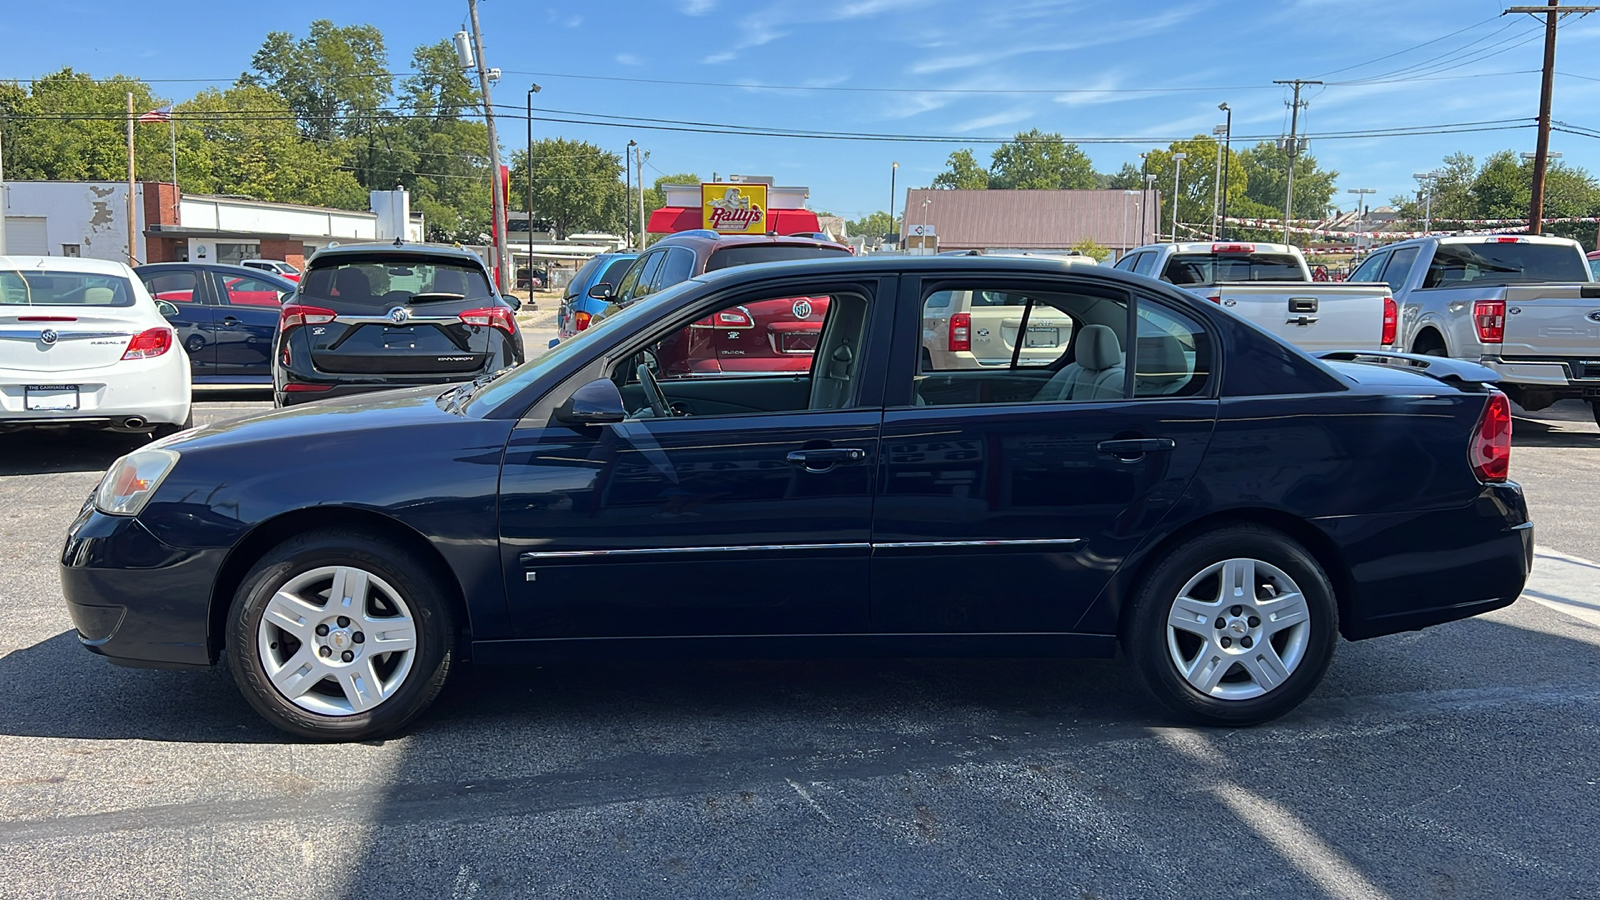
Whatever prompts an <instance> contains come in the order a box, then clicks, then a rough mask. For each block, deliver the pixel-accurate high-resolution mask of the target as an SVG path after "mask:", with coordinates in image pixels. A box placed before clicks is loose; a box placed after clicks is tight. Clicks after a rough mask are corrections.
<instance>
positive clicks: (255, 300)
mask: <svg viewBox="0 0 1600 900" xmlns="http://www.w3.org/2000/svg"><path fill="white" fill-rule="evenodd" d="M133 271H134V274H136V275H138V276H139V280H140V281H142V282H144V286H145V290H147V291H149V292H150V296H151V297H153V298H155V299H156V300H157V301H158V302H160V301H164V302H166V303H169V304H171V306H170V307H163V309H164V310H165V311H166V314H167V321H169V322H171V323H172V327H173V330H174V331H175V332H176V333H177V337H178V340H179V341H180V342H181V343H182V344H183V349H184V351H185V352H187V353H188V354H189V369H190V371H191V373H192V378H193V382H194V384H195V386H196V387H204V388H228V387H244V388H271V387H272V344H273V339H274V337H275V336H276V335H277V333H278V318H279V314H280V313H281V312H282V309H283V300H284V298H285V297H288V296H289V295H291V294H293V293H294V292H295V283H294V282H292V281H289V280H288V279H286V278H281V277H279V276H277V275H274V274H271V273H268V272H263V271H261V270H259V269H254V268H248V267H245V266H229V265H223V264H221V263H191V262H175V263H150V264H148V265H143V266H138V267H137V268H135V269H134V270H133Z"/></svg>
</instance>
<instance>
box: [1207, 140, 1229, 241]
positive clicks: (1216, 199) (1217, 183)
mask: <svg viewBox="0 0 1600 900" xmlns="http://www.w3.org/2000/svg"><path fill="white" fill-rule="evenodd" d="M1227 128H1228V126H1226V125H1218V126H1217V127H1215V128H1213V129H1211V134H1212V137H1213V138H1216V137H1220V136H1222V134H1223V133H1224V132H1225V131H1227ZM1212 143H1215V144H1216V145H1217V171H1216V174H1215V175H1213V176H1212V177H1211V236H1212V237H1213V238H1216V239H1217V240H1221V239H1222V231H1221V222H1220V220H1219V219H1218V216H1219V215H1220V214H1221V212H1222V144H1221V142H1219V141H1215V140H1213V141H1212Z"/></svg>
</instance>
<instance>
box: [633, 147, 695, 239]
mask: <svg viewBox="0 0 1600 900" xmlns="http://www.w3.org/2000/svg"><path fill="white" fill-rule="evenodd" d="M637 143H638V142H637V141H629V142H628V146H627V148H626V149H624V150H623V151H622V237H623V238H624V239H625V240H626V241H627V244H628V246H629V247H632V246H633V212H632V210H631V209H630V207H632V206H633V148H634V145H635V144H637ZM711 180H712V181H716V180H717V174H716V173H715V172H713V173H711ZM640 249H643V248H640Z"/></svg>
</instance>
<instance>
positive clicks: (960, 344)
mask: <svg viewBox="0 0 1600 900" xmlns="http://www.w3.org/2000/svg"><path fill="white" fill-rule="evenodd" d="M971 349H972V314H971V313H956V314H955V315H953V316H951V317H950V352H951V353H955V352H956V351H958V350H969V351H970V350H971Z"/></svg>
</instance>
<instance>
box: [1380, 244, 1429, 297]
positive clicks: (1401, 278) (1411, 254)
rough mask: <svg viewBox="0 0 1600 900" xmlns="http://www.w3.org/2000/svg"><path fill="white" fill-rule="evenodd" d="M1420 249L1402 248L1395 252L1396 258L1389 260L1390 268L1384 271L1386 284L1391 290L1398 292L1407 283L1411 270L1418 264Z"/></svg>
mask: <svg viewBox="0 0 1600 900" xmlns="http://www.w3.org/2000/svg"><path fill="white" fill-rule="evenodd" d="M1420 249H1421V248H1419V247H1401V248H1400V249H1399V250H1396V251H1395V252H1394V258H1393V259H1391V260H1389V266H1388V268H1386V269H1384V270H1383V280H1384V283H1385V284H1387V285H1389V290H1391V291H1398V290H1400V287H1401V286H1402V285H1404V284H1405V283H1406V278H1407V277H1408V276H1410V274H1411V269H1412V267H1414V266H1415V265H1416V264H1417V251H1418V250H1420Z"/></svg>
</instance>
